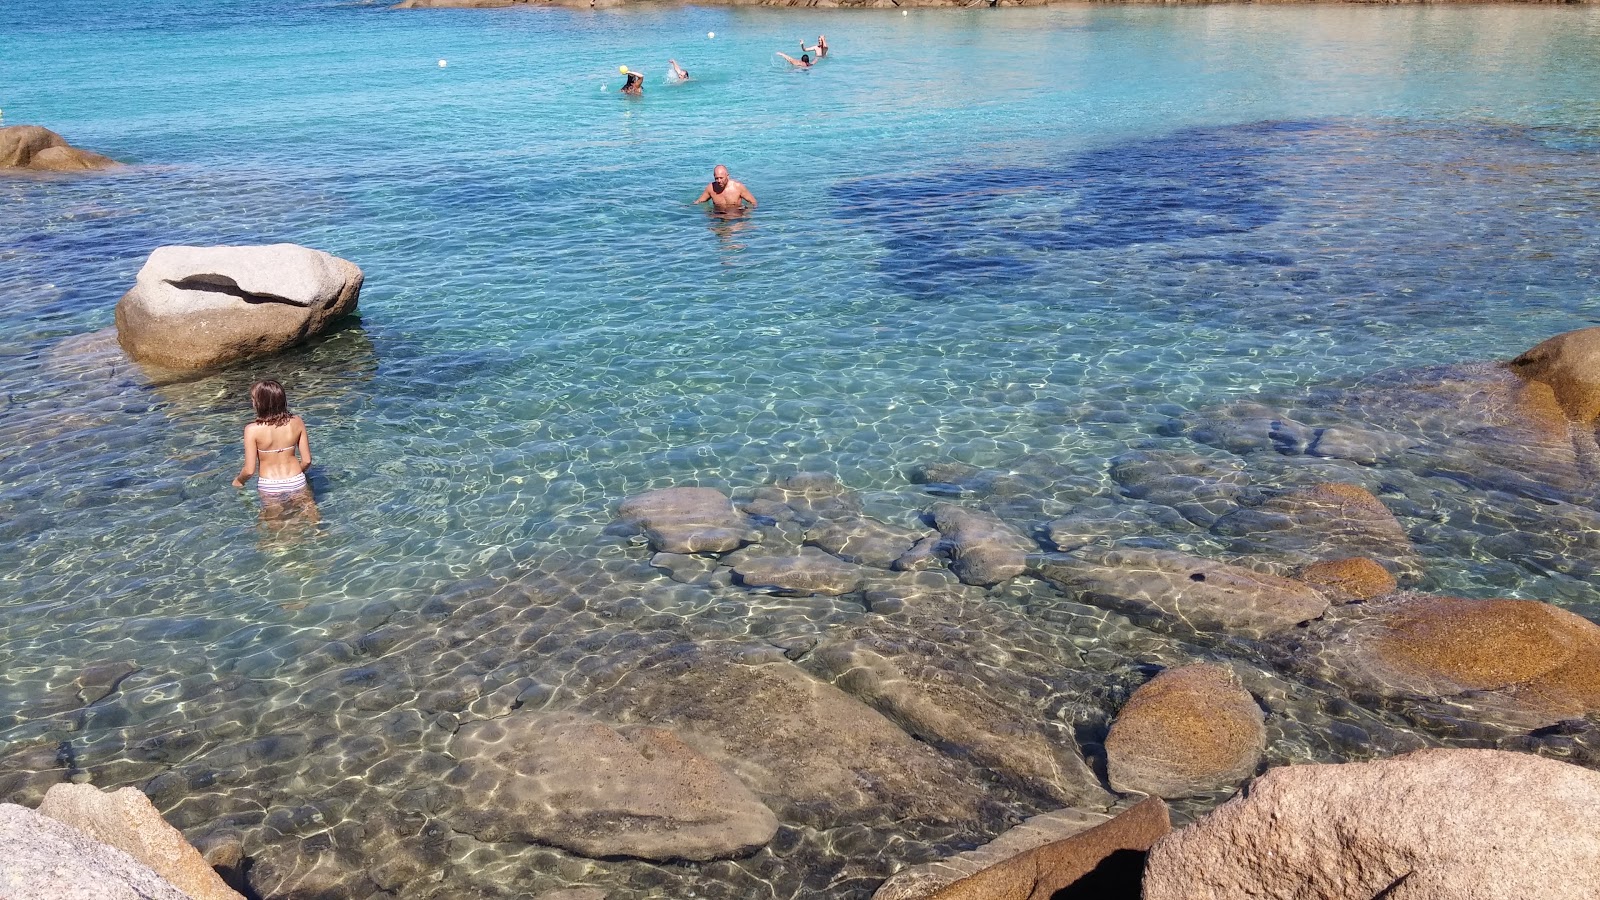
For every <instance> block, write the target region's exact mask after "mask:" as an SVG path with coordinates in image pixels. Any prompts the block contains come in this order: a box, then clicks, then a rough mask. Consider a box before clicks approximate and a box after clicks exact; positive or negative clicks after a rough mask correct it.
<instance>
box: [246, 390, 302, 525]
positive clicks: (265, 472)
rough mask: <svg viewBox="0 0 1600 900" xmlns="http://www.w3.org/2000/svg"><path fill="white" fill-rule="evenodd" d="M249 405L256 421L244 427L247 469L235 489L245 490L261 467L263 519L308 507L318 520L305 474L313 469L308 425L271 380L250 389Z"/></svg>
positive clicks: (258, 489)
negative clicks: (269, 515)
mask: <svg viewBox="0 0 1600 900" xmlns="http://www.w3.org/2000/svg"><path fill="white" fill-rule="evenodd" d="M250 405H251V406H253V407H255V411H256V420H255V421H254V422H251V423H250V424H249V425H246V426H245V427H244V468H242V469H240V470H239V475H238V476H237V477H236V478H234V479H233V486H234V487H236V488H242V487H244V483H245V479H247V478H249V477H250V476H251V475H254V474H256V469H257V468H258V467H259V468H260V470H261V473H260V477H259V478H258V479H257V480H256V492H257V493H259V494H260V495H261V504H262V510H261V511H262V514H263V515H266V514H268V513H269V512H273V513H276V512H286V511H287V510H288V508H289V507H290V506H306V507H309V511H310V513H311V515H312V516H313V517H315V516H316V510H317V506H316V502H315V501H314V500H313V499H312V496H311V488H310V486H309V485H307V484H306V470H307V469H309V468H311V439H310V437H308V436H307V435H306V423H305V422H303V421H301V419H300V417H299V416H296V415H292V414H290V412H289V399H288V396H287V395H285V394H284V392H283V385H281V384H279V383H278V382H276V381H273V380H271V379H267V380H265V381H258V382H256V383H255V384H253V385H251V386H250ZM297 456H298V458H296V457H297Z"/></svg>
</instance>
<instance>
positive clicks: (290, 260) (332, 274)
mask: <svg viewBox="0 0 1600 900" xmlns="http://www.w3.org/2000/svg"><path fill="white" fill-rule="evenodd" d="M361 282H362V274H361V269H359V268H357V267H356V265H355V264H354V263H352V262H350V261H348V260H343V259H340V258H338V257H336V256H330V255H329V254H327V253H323V252H322V251H320V250H312V249H311V248H309V247H301V246H298V245H296V244H271V245H267V246H251V247H158V248H156V251H155V252H154V253H151V254H150V258H149V259H147V260H146V261H145V264H144V267H143V268H141V269H140V270H139V275H138V277H137V278H136V279H135V281H134V285H133V289H132V290H130V291H128V293H126V294H124V295H123V296H122V299H121V300H120V301H118V302H117V340H118V342H120V343H121V344H122V349H123V350H126V351H127V353H128V355H129V356H131V357H133V358H134V359H136V360H138V361H139V362H143V363H151V364H153V365H157V366H161V367H163V368H167V369H177V370H192V369H208V368H213V367H216V366H221V365H226V364H228V363H231V362H236V361H238V360H244V359H253V358H255V357H259V356H266V355H268V354H271V353H277V352H278V351H280V350H285V349H287V348H289V347H292V346H294V345H296V344H299V343H301V342H303V341H306V340H308V339H310V338H313V337H316V336H317V335H319V334H321V333H322V332H324V331H326V330H327V329H328V327H329V326H330V325H332V324H333V323H334V321H336V320H337V319H339V318H340V317H341V316H344V315H347V314H348V313H350V312H352V311H354V310H355V308H356V301H357V299H358V298H359V297H360V294H361Z"/></svg>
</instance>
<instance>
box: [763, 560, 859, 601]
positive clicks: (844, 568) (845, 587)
mask: <svg viewBox="0 0 1600 900" xmlns="http://www.w3.org/2000/svg"><path fill="white" fill-rule="evenodd" d="M733 573H734V575H735V576H737V578H738V580H739V583H740V584H743V585H744V586H746V587H749V588H751V589H753V590H763V591H775V592H778V593H783V594H798V595H806V594H827V595H829V596H838V595H840V594H848V593H851V592H853V591H856V590H858V589H859V588H860V587H861V582H862V579H864V578H865V577H866V573H865V572H864V571H863V570H862V568H861V567H860V566H857V565H854V564H851V563H847V562H844V561H842V560H840V559H839V558H838V557H835V556H832V555H830V554H828V553H824V552H822V551H821V550H817V549H814V548H807V549H804V550H801V551H800V553H799V554H797V555H795V556H763V555H759V554H741V556H740V558H739V559H738V560H737V561H736V562H734V564H733Z"/></svg>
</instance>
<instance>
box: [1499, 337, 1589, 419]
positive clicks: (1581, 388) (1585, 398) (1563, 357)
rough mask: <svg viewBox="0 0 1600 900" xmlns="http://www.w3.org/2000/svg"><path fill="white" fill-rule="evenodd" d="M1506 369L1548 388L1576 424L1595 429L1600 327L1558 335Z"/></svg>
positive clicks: (1508, 364) (1557, 403)
mask: <svg viewBox="0 0 1600 900" xmlns="http://www.w3.org/2000/svg"><path fill="white" fill-rule="evenodd" d="M1506 368H1508V369H1510V370H1511V371H1512V373H1514V374H1515V375H1516V376H1517V377H1518V378H1521V379H1522V380H1523V381H1524V382H1527V383H1530V384H1538V385H1543V386H1544V387H1545V388H1546V389H1548V390H1549V392H1550V393H1551V394H1552V395H1553V397H1554V400H1555V403H1556V405H1557V406H1558V407H1560V409H1561V411H1562V412H1563V413H1565V414H1566V416H1567V418H1568V419H1570V420H1571V421H1572V422H1573V423H1574V424H1576V425H1581V426H1588V427H1590V428H1592V427H1593V425H1594V420H1595V418H1596V417H1600V328H1580V329H1578V330H1577V331H1568V332H1566V333H1565V334H1558V335H1556V336H1555V337H1553V338H1550V339H1549V340H1547V341H1545V342H1543V343H1541V344H1539V345H1538V346H1535V347H1533V348H1532V349H1530V350H1528V351H1527V352H1526V353H1523V354H1522V355H1520V356H1518V357H1517V358H1516V359H1513V360H1512V361H1511V362H1509V363H1506ZM1591 433H1592V432H1591Z"/></svg>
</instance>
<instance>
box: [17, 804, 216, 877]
mask: <svg viewBox="0 0 1600 900" xmlns="http://www.w3.org/2000/svg"><path fill="white" fill-rule="evenodd" d="M39 812H40V813H41V814H43V815H46V816H49V817H50V818H52V819H55V820H56V821H58V822H61V823H63V824H66V825H71V826H72V827H73V828H76V829H78V830H79V831H81V832H83V833H84V834H87V835H89V836H90V837H92V838H94V839H95V840H97V841H100V842H102V843H104V844H107V845H109V846H112V847H115V848H117V849H118V850H121V851H123V852H124V853H127V854H128V855H129V856H132V857H133V858H134V859H137V860H138V861H139V862H141V863H143V864H144V865H146V866H149V867H150V869H151V870H153V871H154V872H155V873H156V874H158V875H160V876H161V877H162V878H165V879H166V880H167V881H169V882H171V883H172V884H173V885H174V886H176V887H177V888H178V889H179V890H181V891H183V892H184V893H185V894H188V895H189V896H190V897H191V898H193V900H242V898H241V897H240V896H239V895H238V894H236V893H234V892H233V890H232V889H230V888H229V887H228V886H227V885H226V884H225V883H223V881H222V878H221V877H220V876H219V875H217V873H216V872H215V871H213V870H212V868H211V867H210V866H209V865H207V864H206V861H205V860H204V859H202V858H201V857H200V853H199V851H197V850H195V849H194V848H193V847H191V846H189V842H188V841H186V840H184V839H183V835H182V834H180V833H179V832H178V829H176V828H173V827H172V826H171V825H168V824H167V822H166V820H165V819H163V818H161V814H160V813H158V812H156V808H155V807H154V806H152V805H150V799H149V798H148V797H146V796H145V795H144V794H143V793H142V792H141V791H139V790H138V789H137V788H131V787H129V788H123V789H121V790H119V791H113V792H110V793H105V792H102V791H101V790H100V789H99V788H97V787H95V786H94V785H92V784H58V785H56V786H55V787H52V788H51V789H50V790H49V791H48V792H46V793H45V795H44V802H43V803H41V804H39Z"/></svg>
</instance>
